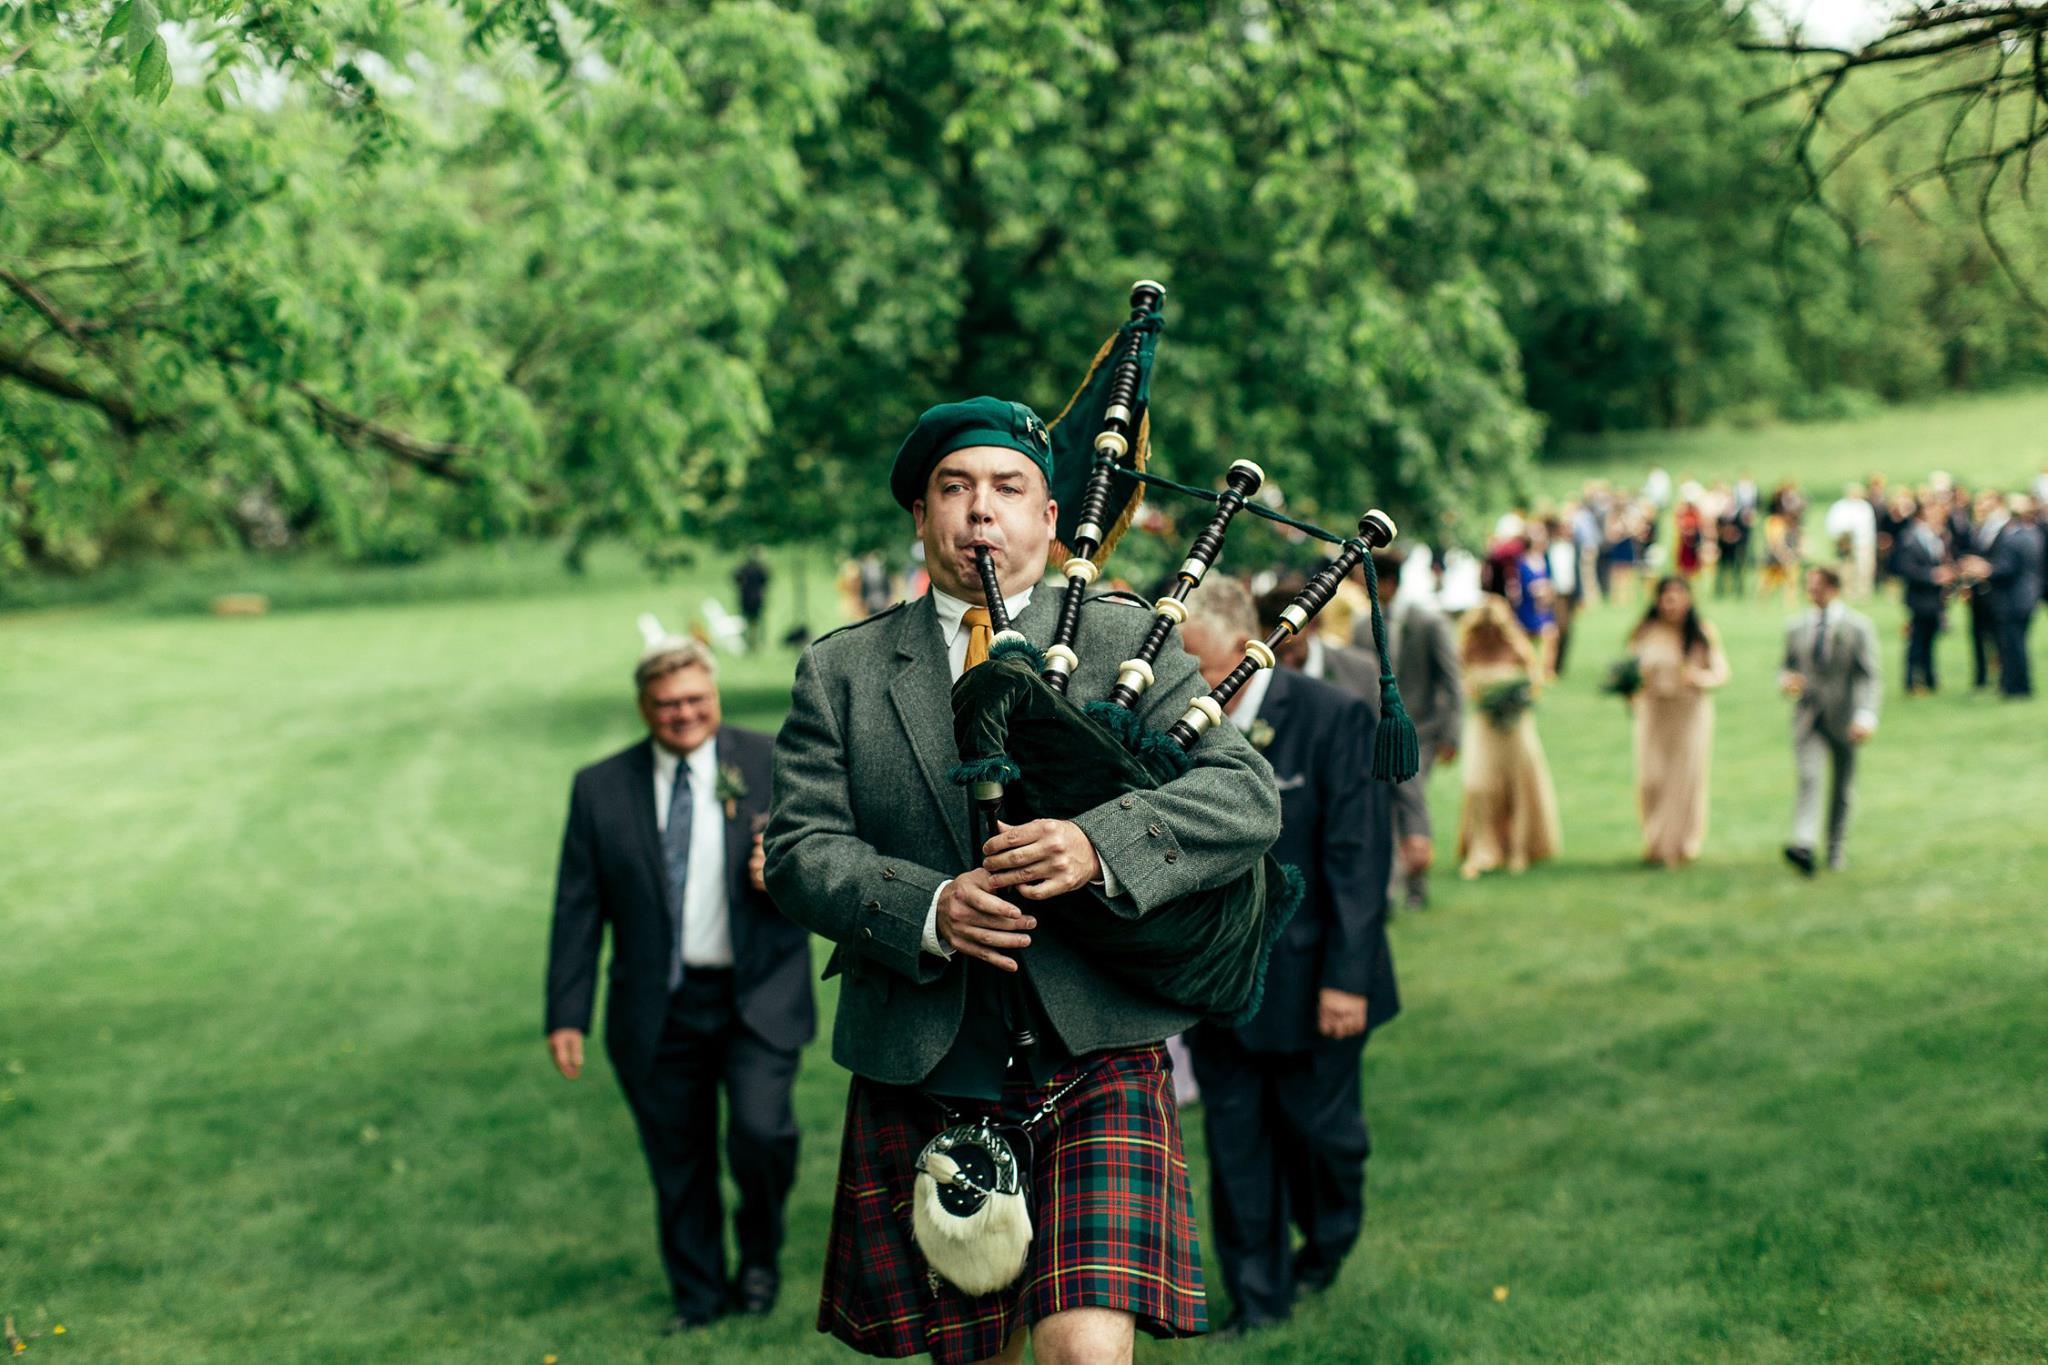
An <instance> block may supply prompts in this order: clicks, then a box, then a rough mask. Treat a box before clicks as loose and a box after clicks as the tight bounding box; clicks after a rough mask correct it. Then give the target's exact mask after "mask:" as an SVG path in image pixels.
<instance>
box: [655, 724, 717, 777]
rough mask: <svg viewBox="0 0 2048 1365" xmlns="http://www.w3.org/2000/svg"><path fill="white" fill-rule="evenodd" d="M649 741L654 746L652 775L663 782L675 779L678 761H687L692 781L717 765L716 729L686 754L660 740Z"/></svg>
mask: <svg viewBox="0 0 2048 1365" xmlns="http://www.w3.org/2000/svg"><path fill="white" fill-rule="evenodd" d="M649 743H651V744H653V746H654V775H655V776H656V777H658V778H660V779H661V780H662V781H663V782H674V781H675V780H676V764H677V762H679V761H684V760H687V761H688V763H689V765H690V778H691V780H692V781H696V780H699V779H702V778H704V777H707V776H709V775H710V774H711V772H712V770H713V769H715V768H716V767H717V766H718V732H717V731H716V730H713V731H712V732H711V738H709V739H707V740H705V741H704V742H703V743H702V744H699V745H698V746H697V747H696V748H694V749H692V750H690V752H689V753H687V754H677V753H676V751H675V750H673V749H671V748H669V747H668V746H667V745H665V744H663V743H662V742H661V741H660V740H650V741H649Z"/></svg>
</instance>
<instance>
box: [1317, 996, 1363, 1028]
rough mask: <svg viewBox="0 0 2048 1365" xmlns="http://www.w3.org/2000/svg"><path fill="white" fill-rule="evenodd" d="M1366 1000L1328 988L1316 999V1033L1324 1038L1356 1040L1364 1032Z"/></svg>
mask: <svg viewBox="0 0 2048 1365" xmlns="http://www.w3.org/2000/svg"><path fill="white" fill-rule="evenodd" d="M1365 1006H1366V999H1365V997H1364V996H1362V995H1353V994H1352V993H1351V992H1350V991H1333V990H1331V989H1330V988H1329V987H1328V986H1325V987H1323V990H1322V993H1321V994H1320V995H1318V996H1317V997H1316V1032H1318V1033H1320V1034H1322V1035H1323V1036H1324V1037H1325V1038H1356V1037H1357V1036H1358V1035H1359V1034H1361V1033H1363V1032H1365Z"/></svg>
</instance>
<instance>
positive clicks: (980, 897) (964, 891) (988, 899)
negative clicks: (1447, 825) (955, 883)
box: [953, 884, 1024, 919]
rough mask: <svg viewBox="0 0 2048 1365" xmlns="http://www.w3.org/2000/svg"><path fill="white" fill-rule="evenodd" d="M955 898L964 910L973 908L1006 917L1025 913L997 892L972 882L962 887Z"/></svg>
mask: <svg viewBox="0 0 2048 1365" xmlns="http://www.w3.org/2000/svg"><path fill="white" fill-rule="evenodd" d="M953 900H954V904H956V905H958V906H959V907H960V908H962V909H964V910H972V911H975V912H976V913H979V914H983V915H995V916H999V917H1001V918H1004V919H1015V918H1016V917H1017V916H1019V915H1021V914H1023V913H1024V912H1023V911H1022V910H1019V909H1018V908H1017V907H1016V906H1014V905H1012V904H1010V903H1009V902H1008V901H1006V900H1004V899H1003V898H1002V897H1001V896H998V895H997V894H996V893H995V892H993V891H986V890H983V889H982V888H981V887H978V886H974V885H972V884H970V885H967V886H963V887H960V888H959V893H958V894H957V895H956V896H955V897H954V898H953Z"/></svg>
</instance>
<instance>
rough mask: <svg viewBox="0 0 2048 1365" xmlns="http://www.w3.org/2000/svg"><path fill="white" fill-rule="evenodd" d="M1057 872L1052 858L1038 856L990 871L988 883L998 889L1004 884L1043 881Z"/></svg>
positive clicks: (1014, 884) (1015, 884) (1004, 885)
mask: <svg viewBox="0 0 2048 1365" xmlns="http://www.w3.org/2000/svg"><path fill="white" fill-rule="evenodd" d="M1058 872H1059V868H1058V866H1057V863H1056V862H1055V860H1054V859H1052V858H1038V859H1034V860H1033V861H1031V862H1028V863H1019V864H1017V865H1016V866H1015V867H1006V868H1004V869H1003V870H1001V871H1000V872H995V873H991V874H990V876H989V879H988V884H989V886H990V888H991V889H993V890H998V891H1000V890H1002V889H1003V888H1004V887H1006V886H1018V885H1020V884H1022V883H1024V882H1040V881H1044V880H1045V879H1046V878H1047V877H1051V876H1056V875H1058Z"/></svg>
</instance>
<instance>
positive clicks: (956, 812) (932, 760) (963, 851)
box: [889, 593, 1037, 867]
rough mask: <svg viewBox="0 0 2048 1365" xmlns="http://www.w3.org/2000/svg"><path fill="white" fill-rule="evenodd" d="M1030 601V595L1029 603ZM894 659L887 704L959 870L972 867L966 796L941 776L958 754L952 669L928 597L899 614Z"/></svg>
mask: <svg viewBox="0 0 2048 1365" xmlns="http://www.w3.org/2000/svg"><path fill="white" fill-rule="evenodd" d="M1036 600H1037V599H1036V597H1035V596H1034V598H1033V603H1034V605H1035V604H1036ZM896 661H897V671H896V677H895V680H894V681H893V682H891V683H890V684H889V702H890V704H891V705H892V706H894V707H895V708H896V718H897V719H898V720H899V721H901V722H902V723H903V733H904V737H905V738H906V739H907V740H908V742H909V744H910V751H911V752H912V753H913V754H915V755H917V767H918V771H919V772H921V773H923V775H924V780H925V785H926V786H928V787H930V788H931V793H932V799H933V800H934V801H936V802H938V806H939V811H940V813H941V814H942V815H943V816H944V817H945V822H946V834H947V836H948V837H949V838H950V839H951V840H952V844H953V852H954V855H955V856H956V857H957V858H958V859H959V863H960V865H961V866H962V867H968V866H972V865H973V863H974V861H975V860H974V859H971V858H970V857H969V856H968V848H967V811H966V800H967V798H966V795H965V794H964V793H963V792H962V791H961V790H960V788H959V787H958V786H957V785H956V784H954V783H953V782H951V781H949V780H948V779H947V777H946V770H947V769H949V768H951V767H952V766H953V765H954V764H955V763H957V762H959V761H960V752H959V749H958V747H957V746H956V745H955V743H954V741H953V708H952V704H951V698H952V695H953V677H952V669H951V667H950V666H949V665H948V664H947V662H946V642H945V641H944V640H943V639H941V638H940V636H939V617H938V612H937V611H936V610H935V609H934V608H933V605H932V599H931V595H930V594H929V593H927V594H926V595H925V596H924V597H923V598H922V599H920V600H919V601H916V602H913V603H911V605H910V606H909V607H908V608H907V609H905V611H904V612H903V619H902V623H901V624H900V625H899V626H898V627H897V630H896Z"/></svg>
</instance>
